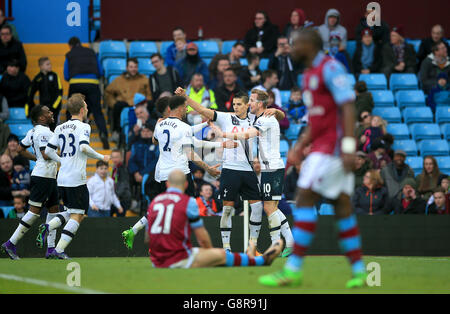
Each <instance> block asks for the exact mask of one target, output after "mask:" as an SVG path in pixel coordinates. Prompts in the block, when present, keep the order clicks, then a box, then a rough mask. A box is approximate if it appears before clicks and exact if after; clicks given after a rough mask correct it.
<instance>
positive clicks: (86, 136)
mask: <svg viewBox="0 0 450 314" xmlns="http://www.w3.org/2000/svg"><path fill="white" fill-rule="evenodd" d="M79 137H80V138H79V141H80V142H79V143H80V148H81V144H87V145H89V143H90V137H91V126H90V125H89V124H87V123H85V127H84V130H81V132H80V134H79Z"/></svg>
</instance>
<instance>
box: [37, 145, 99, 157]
mask: <svg viewBox="0 0 450 314" xmlns="http://www.w3.org/2000/svg"><path fill="white" fill-rule="evenodd" d="M80 143H81V142H80ZM80 149H81V151H82V152H83V153H85V154H86V155H87V156H88V157H89V158H94V159H98V160H103V158H105V156H103V155H102V154H99V153H97V152H96V151H95V150H94V149H93V148H92V147H91V146H89V144H86V143H83V144H81V145H80ZM46 151H47V150H46Z"/></svg>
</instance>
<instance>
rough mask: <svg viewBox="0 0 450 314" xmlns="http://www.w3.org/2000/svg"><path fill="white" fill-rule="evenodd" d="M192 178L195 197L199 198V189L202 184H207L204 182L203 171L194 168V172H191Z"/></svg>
mask: <svg viewBox="0 0 450 314" xmlns="http://www.w3.org/2000/svg"><path fill="white" fill-rule="evenodd" d="M192 177H193V180H194V185H195V196H199V195H200V188H201V187H202V186H203V185H204V184H208V182H206V181H205V180H204V178H205V170H203V169H202V168H197V167H195V170H193V172H192Z"/></svg>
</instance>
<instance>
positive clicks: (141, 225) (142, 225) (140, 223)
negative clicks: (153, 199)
mask: <svg viewBox="0 0 450 314" xmlns="http://www.w3.org/2000/svg"><path fill="white" fill-rule="evenodd" d="M147 225H148V220H147V217H146V216H144V217H142V218H141V219H139V221H138V222H137V223H136V224H135V225H134V226H133V228H132V230H133V233H134V235H136V234H138V232H139V231H141V230H142V229H144V228H145V226H147Z"/></svg>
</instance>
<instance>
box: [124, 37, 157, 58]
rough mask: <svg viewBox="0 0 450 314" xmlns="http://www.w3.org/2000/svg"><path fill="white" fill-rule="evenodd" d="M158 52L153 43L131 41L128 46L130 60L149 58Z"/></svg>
mask: <svg viewBox="0 0 450 314" xmlns="http://www.w3.org/2000/svg"><path fill="white" fill-rule="evenodd" d="M157 52H158V47H157V46H156V43H155V42H153V41H133V42H132V43H131V44H130V50H129V55H130V58H150V56H151V55H152V54H154V53H157Z"/></svg>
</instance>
